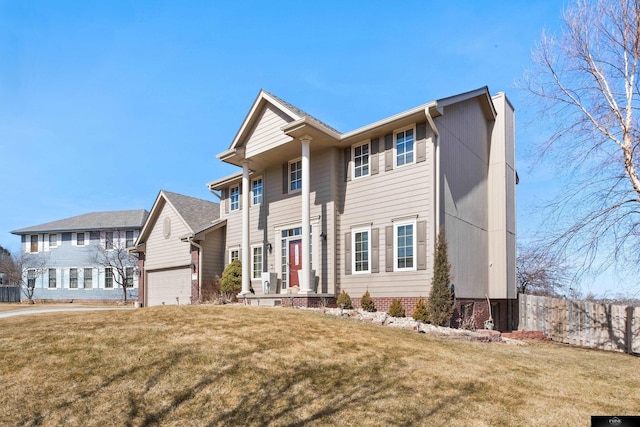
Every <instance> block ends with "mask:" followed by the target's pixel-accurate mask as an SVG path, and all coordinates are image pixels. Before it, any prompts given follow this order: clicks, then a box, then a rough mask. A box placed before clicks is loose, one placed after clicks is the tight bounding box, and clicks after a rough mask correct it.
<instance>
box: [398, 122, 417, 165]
mask: <svg viewBox="0 0 640 427" xmlns="http://www.w3.org/2000/svg"><path fill="white" fill-rule="evenodd" d="M409 130H410V131H411V132H412V133H413V148H412V150H411V153H412V157H413V158H412V160H411V162H405V163H403V164H402V165H398V134H399V133H400V132H407V131H409ZM404 155H405V157H406V151H405V152H404ZM415 163H416V125H415V124H413V125H411V126H409V127H404V128H400V129H396V130H394V131H393V168H394V169H398V168H402V167H404V166H408V165H413V164H415Z"/></svg>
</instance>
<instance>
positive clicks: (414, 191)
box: [336, 129, 434, 298]
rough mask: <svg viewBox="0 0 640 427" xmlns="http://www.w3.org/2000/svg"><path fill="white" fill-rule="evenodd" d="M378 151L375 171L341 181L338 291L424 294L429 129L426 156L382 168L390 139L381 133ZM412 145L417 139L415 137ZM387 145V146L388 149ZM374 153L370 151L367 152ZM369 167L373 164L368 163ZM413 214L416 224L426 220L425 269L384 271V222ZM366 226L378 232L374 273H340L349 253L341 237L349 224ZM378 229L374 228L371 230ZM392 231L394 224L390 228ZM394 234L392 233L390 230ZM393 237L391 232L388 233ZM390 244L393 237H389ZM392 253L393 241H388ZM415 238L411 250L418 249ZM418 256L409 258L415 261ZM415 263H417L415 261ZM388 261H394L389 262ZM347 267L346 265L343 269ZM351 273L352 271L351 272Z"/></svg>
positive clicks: (429, 227)
mask: <svg viewBox="0 0 640 427" xmlns="http://www.w3.org/2000/svg"><path fill="white" fill-rule="evenodd" d="M379 140H380V152H379V155H378V156H376V157H375V158H377V161H378V164H377V165H376V166H377V167H378V174H375V175H374V174H371V175H370V176H365V177H360V178H357V179H352V180H351V181H348V182H343V183H342V185H341V187H342V189H341V191H342V192H343V196H342V197H343V199H344V202H343V206H344V207H343V209H342V212H341V213H340V219H339V227H338V235H339V236H341V241H340V242H339V243H338V245H336V247H337V251H336V260H337V264H338V266H337V270H338V278H339V287H340V290H343V289H344V290H345V291H347V292H348V293H349V294H350V295H351V296H352V297H356V298H359V297H361V296H362V295H363V294H364V293H365V292H366V290H367V289H368V290H369V292H370V293H371V295H372V296H374V297H412V296H421V295H422V296H427V295H428V293H429V288H430V283H431V276H432V257H433V255H432V253H433V243H432V242H433V236H432V234H433V209H434V205H433V157H432V152H433V150H432V144H433V134H432V133H431V130H430V129H428V130H427V133H426V142H424V144H425V145H426V156H425V157H426V158H425V161H423V162H420V163H414V164H411V165H406V166H402V167H399V168H391V169H389V168H388V167H385V165H386V164H388V163H389V162H390V160H389V158H391V164H392V165H393V164H394V163H395V158H393V144H389V143H387V144H386V147H387V149H386V150H385V143H384V141H385V135H380V136H379ZM416 145H417V141H416ZM389 147H390V148H389ZM372 158H374V156H372ZM371 169H374V168H373V167H372V168H371ZM406 217H413V218H415V220H416V228H415V229H414V233H417V228H418V226H417V223H418V222H421V221H426V234H427V236H426V237H425V239H426V269H425V270H416V271H387V270H388V268H385V266H387V263H386V260H387V257H388V255H387V254H388V251H387V250H386V247H387V246H388V245H387V233H386V228H387V227H393V225H394V222H393V220H394V219H401V218H406ZM360 226H370V227H371V230H372V233H371V236H370V238H373V237H374V235H375V234H376V233H377V235H378V248H377V251H375V250H373V247H372V254H371V256H372V257H373V255H374V253H377V263H376V262H375V261H373V260H372V266H373V265H375V264H377V266H378V272H377V273H375V272H372V273H369V274H366V273H365V274H345V267H346V266H345V262H346V261H347V260H348V259H350V256H348V255H347V254H345V239H346V236H348V235H350V232H351V229H352V227H360ZM374 230H377V231H374ZM391 230H393V228H391ZM391 236H393V232H392V233H391ZM391 239H393V237H391ZM392 243H393V242H392ZM391 247H392V248H393V250H392V251H391V257H393V252H394V250H395V245H392V246H391ZM417 249H418V248H417V242H416V247H415V248H414V255H416V253H417ZM416 261H417V259H414V262H416ZM416 264H417V262H416ZM392 265H393V261H392V263H391V266H392ZM349 269H350V267H347V268H346V270H347V271H348V270H349ZM352 273H353V272H352Z"/></svg>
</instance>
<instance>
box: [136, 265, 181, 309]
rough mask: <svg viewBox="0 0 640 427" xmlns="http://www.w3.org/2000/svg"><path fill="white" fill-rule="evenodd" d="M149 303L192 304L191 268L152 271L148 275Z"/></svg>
mask: <svg viewBox="0 0 640 427" xmlns="http://www.w3.org/2000/svg"><path fill="white" fill-rule="evenodd" d="M147 280H148V281H147V305H148V306H153V305H162V304H165V305H176V304H179V305H183V304H191V270H190V269H189V268H180V269H176V270H166V271H152V272H149V275H148V276H147Z"/></svg>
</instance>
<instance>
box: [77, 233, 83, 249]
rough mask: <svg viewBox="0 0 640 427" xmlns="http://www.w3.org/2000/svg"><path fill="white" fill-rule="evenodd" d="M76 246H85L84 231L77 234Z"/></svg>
mask: <svg viewBox="0 0 640 427" xmlns="http://www.w3.org/2000/svg"><path fill="white" fill-rule="evenodd" d="M76 246H84V233H77V234H76Z"/></svg>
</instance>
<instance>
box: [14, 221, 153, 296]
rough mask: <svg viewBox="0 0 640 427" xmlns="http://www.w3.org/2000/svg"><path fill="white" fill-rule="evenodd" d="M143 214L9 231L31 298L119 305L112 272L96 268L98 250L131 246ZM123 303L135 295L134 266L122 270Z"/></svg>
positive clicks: (136, 282) (136, 283)
mask: <svg viewBox="0 0 640 427" xmlns="http://www.w3.org/2000/svg"><path fill="white" fill-rule="evenodd" d="M148 214H149V213H148V212H147V211H146V210H126V211H110V212H93V213H88V214H84V215H79V216H74V217H72V218H66V219H62V220H59V221H53V222H49V223H46V224H41V225H36V226H33V227H27V228H23V229H20V230H15V231H12V233H13V234H16V235H19V236H21V238H22V252H23V253H24V254H25V255H28V256H27V258H26V259H28V260H29V262H30V263H31V264H32V267H33V268H29V265H28V263H27V264H26V265H25V266H24V267H25V270H26V271H24V272H23V274H24V275H25V277H24V283H26V284H29V285H33V286H34V287H35V290H34V295H33V298H34V299H42V300H119V299H122V296H123V290H122V288H121V287H120V286H119V285H118V283H117V282H118V279H119V278H117V277H114V275H115V274H117V272H116V271H114V270H115V269H113V268H109V267H105V266H103V265H99V264H97V263H96V256H97V255H98V254H99V253H100V252H101V251H111V250H117V249H118V248H124V247H125V246H133V244H134V242H135V241H136V239H137V238H138V235H139V233H140V230H141V228H142V225H143V224H144V222H145V220H146V219H147V216H148ZM126 276H127V277H126V278H125V279H126V280H127V282H128V283H129V286H130V289H128V290H127V295H128V298H131V299H136V298H137V296H138V271H137V266H136V265H135V262H134V263H132V265H131V266H130V267H127V268H126Z"/></svg>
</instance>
